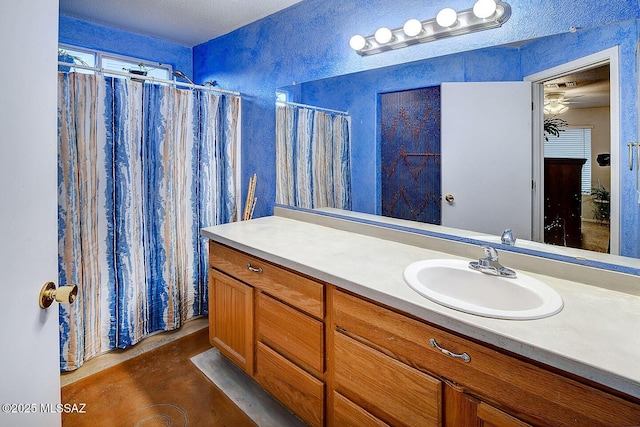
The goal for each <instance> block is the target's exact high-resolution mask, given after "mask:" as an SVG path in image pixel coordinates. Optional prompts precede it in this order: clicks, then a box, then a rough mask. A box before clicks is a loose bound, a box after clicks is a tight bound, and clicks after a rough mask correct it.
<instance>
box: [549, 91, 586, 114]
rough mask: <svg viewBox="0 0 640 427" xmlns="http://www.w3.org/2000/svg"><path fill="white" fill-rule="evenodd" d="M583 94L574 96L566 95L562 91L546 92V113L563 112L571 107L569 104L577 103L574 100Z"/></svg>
mask: <svg viewBox="0 0 640 427" xmlns="http://www.w3.org/2000/svg"><path fill="white" fill-rule="evenodd" d="M580 96H582V95H578V96H574V97H570V98H569V97H566V96H565V95H564V94H563V93H561V92H552V93H546V94H545V95H544V108H543V110H544V113H545V114H562V113H564V112H566V111H567V110H568V109H569V105H568V104H575V102H573V101H572V100H573V99H575V98H579V97H580Z"/></svg>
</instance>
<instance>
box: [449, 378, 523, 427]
mask: <svg viewBox="0 0 640 427" xmlns="http://www.w3.org/2000/svg"><path fill="white" fill-rule="evenodd" d="M444 400H445V404H444V406H445V409H444V418H445V422H444V427H531V424H527V423H525V422H523V421H521V420H519V419H517V418H516V417H514V416H512V415H509V414H507V413H506V412H503V411H501V410H499V409H497V408H495V407H494V406H491V405H489V404H488V403H486V402H483V401H481V400H480V399H478V398H475V397H473V396H470V395H468V394H467V393H465V392H464V387H461V386H458V385H454V384H449V383H447V384H446V385H445V386H444Z"/></svg>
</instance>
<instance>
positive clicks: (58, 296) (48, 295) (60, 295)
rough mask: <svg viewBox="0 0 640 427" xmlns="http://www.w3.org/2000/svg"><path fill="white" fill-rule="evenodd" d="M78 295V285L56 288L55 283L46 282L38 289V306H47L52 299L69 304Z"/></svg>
mask: <svg viewBox="0 0 640 427" xmlns="http://www.w3.org/2000/svg"><path fill="white" fill-rule="evenodd" d="M77 296H78V285H68V286H60V287H59V288H58V289H56V284H55V283H53V282H47V283H45V284H44V286H43V287H42V289H41V290H40V308H49V306H50V305H51V304H52V303H53V301H58V302H63V303H66V304H71V303H72V302H74V301H75V300H76V297H77Z"/></svg>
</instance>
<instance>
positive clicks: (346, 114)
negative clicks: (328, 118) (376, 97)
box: [276, 101, 349, 116]
mask: <svg viewBox="0 0 640 427" xmlns="http://www.w3.org/2000/svg"><path fill="white" fill-rule="evenodd" d="M276 104H282V105H292V106H294V107H302V108H308V109H310V110H318V111H329V112H331V113H336V114H342V115H343V116H348V115H349V112H348V111H340V110H332V109H330V108H322V107H315V106H313V105H309V104H299V103H297V102H289V101H276Z"/></svg>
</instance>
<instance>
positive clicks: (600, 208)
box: [591, 180, 611, 224]
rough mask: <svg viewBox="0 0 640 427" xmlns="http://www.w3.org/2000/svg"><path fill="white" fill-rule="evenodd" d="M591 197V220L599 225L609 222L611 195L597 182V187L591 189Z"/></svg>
mask: <svg viewBox="0 0 640 427" xmlns="http://www.w3.org/2000/svg"><path fill="white" fill-rule="evenodd" d="M591 195H592V196H593V218H594V219H595V220H596V221H598V222H599V223H600V224H602V223H603V222H609V215H610V208H609V206H610V197H611V193H610V192H609V190H607V189H606V188H605V186H604V185H602V183H601V182H600V180H598V186H597V187H592V188H591Z"/></svg>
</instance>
